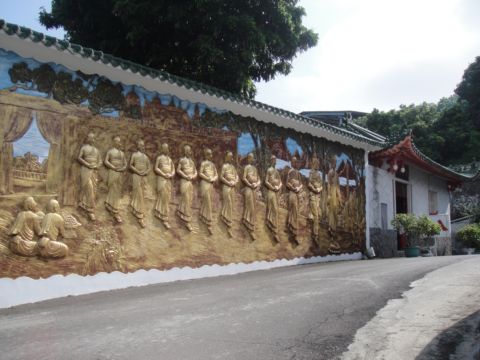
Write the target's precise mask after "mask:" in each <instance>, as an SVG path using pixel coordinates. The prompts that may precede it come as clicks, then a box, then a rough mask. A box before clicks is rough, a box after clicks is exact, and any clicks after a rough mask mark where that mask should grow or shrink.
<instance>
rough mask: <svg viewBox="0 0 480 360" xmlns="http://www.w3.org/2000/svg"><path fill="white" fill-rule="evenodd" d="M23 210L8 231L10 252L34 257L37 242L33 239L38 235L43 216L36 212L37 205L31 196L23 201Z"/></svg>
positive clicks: (41, 213)
mask: <svg viewBox="0 0 480 360" xmlns="http://www.w3.org/2000/svg"><path fill="white" fill-rule="evenodd" d="M23 208H24V211H20V212H19V213H18V215H17V218H16V219H15V222H14V223H13V226H12V228H11V230H10V235H12V236H13V238H12V240H11V241H10V250H11V251H12V252H14V253H15V254H18V255H22V256H35V255H36V254H37V242H36V241H34V240H33V238H34V236H35V234H39V233H40V223H41V221H42V219H43V217H44V215H45V214H44V213H43V212H41V211H38V205H37V203H36V202H35V200H34V199H33V197H31V196H29V197H27V198H26V199H25V201H24V203H23Z"/></svg>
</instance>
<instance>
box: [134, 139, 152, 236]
mask: <svg viewBox="0 0 480 360" xmlns="http://www.w3.org/2000/svg"><path fill="white" fill-rule="evenodd" d="M130 170H131V171H132V198H131V200H130V210H131V212H132V214H133V216H135V217H136V218H137V221H138V223H139V224H140V226H141V227H142V228H143V227H145V220H144V218H145V191H146V188H147V178H146V177H147V175H148V173H149V172H150V170H151V166H150V159H149V158H148V156H147V155H146V154H145V143H144V141H143V140H139V141H138V142H137V151H136V152H134V153H133V154H132V157H131V158H130Z"/></svg>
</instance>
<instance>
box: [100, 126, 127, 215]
mask: <svg viewBox="0 0 480 360" xmlns="http://www.w3.org/2000/svg"><path fill="white" fill-rule="evenodd" d="M120 147H121V143H120V137H119V136H115V137H114V138H113V144H112V148H111V149H110V150H108V151H107V154H106V155H105V160H104V162H103V163H104V164H105V167H106V168H107V169H108V170H107V171H108V172H107V187H108V193H107V198H106V199H105V208H106V209H107V210H108V211H109V212H110V213H111V214H112V215H113V218H114V219H115V221H116V222H118V223H122V222H123V219H122V217H121V216H120V213H119V209H118V207H119V203H120V199H121V198H122V182H123V181H122V180H123V173H124V172H125V170H126V169H127V159H126V157H125V154H124V153H123V151H121V150H120Z"/></svg>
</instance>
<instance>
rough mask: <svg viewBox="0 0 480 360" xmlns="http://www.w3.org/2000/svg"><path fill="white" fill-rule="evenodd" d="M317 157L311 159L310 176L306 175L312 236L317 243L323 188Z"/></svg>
mask: <svg viewBox="0 0 480 360" xmlns="http://www.w3.org/2000/svg"><path fill="white" fill-rule="evenodd" d="M318 167H319V161H318V158H316V157H314V158H313V159H312V165H311V170H310V176H309V177H308V190H309V205H310V215H311V219H312V237H313V239H314V240H315V241H316V242H317V244H318V245H319V240H320V238H319V235H320V233H319V230H320V216H321V214H322V209H321V206H320V200H321V192H322V190H323V182H322V177H321V175H320V173H319V171H318Z"/></svg>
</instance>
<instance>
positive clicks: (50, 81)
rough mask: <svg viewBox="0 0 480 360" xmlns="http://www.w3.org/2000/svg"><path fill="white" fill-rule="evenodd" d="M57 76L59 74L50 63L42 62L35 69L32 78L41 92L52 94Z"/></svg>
mask: <svg viewBox="0 0 480 360" xmlns="http://www.w3.org/2000/svg"><path fill="white" fill-rule="evenodd" d="M56 78H57V74H55V71H54V70H53V69H52V67H51V66H50V65H48V64H42V65H40V67H38V68H36V69H34V70H33V76H32V80H33V82H34V83H35V84H36V85H37V90H38V91H40V92H44V93H47V94H49V95H51V94H52V89H53V85H54V84H55V80H56Z"/></svg>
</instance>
